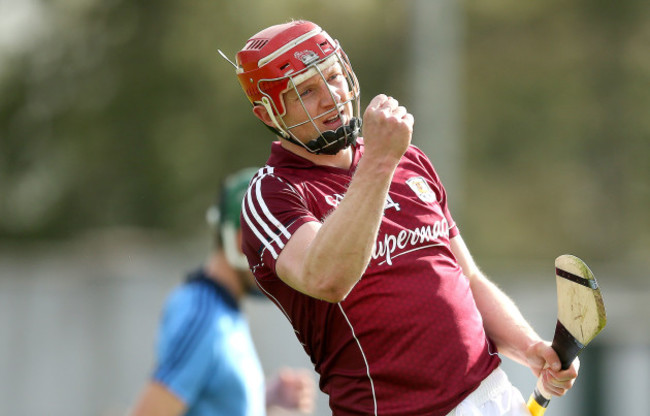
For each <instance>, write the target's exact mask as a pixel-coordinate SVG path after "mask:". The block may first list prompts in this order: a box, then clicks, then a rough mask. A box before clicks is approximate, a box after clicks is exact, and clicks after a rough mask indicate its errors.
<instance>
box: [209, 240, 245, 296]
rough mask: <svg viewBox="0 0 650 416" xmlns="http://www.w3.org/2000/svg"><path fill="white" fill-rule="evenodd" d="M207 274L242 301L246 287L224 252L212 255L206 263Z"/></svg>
mask: <svg viewBox="0 0 650 416" xmlns="http://www.w3.org/2000/svg"><path fill="white" fill-rule="evenodd" d="M204 267H205V272H206V274H207V275H208V276H209V277H210V278H211V279H212V280H215V281H216V282H218V283H219V284H220V285H221V286H223V287H225V288H226V289H227V290H228V292H230V294H231V295H232V297H233V298H235V299H237V300H240V299H241V298H242V296H243V295H244V292H245V290H244V285H243V284H242V279H241V278H240V277H239V275H238V273H237V270H235V269H234V268H233V267H231V266H230V265H229V263H228V260H226V256H225V253H224V252H223V251H217V252H214V253H211V255H210V256H209V257H208V259H207V261H206V263H205V266H204Z"/></svg>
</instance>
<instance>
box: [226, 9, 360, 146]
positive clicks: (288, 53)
mask: <svg viewBox="0 0 650 416" xmlns="http://www.w3.org/2000/svg"><path fill="white" fill-rule="evenodd" d="M337 61H338V62H339V63H340V65H341V68H343V71H344V74H345V77H346V79H347V82H348V88H349V90H350V93H349V96H348V97H346V102H352V101H354V105H353V111H354V112H355V114H354V117H353V119H354V120H355V121H353V122H351V124H352V129H351V130H354V131H355V136H354V138H351V137H350V138H349V137H348V134H349V133H351V132H342V133H341V134H343V135H345V136H346V140H345V141H348V140H351V141H352V143H354V141H355V140H356V134H358V130H359V127H360V125H361V122H360V118H359V116H358V113H359V83H358V81H357V79H356V76H355V75H354V72H353V71H352V67H351V65H350V62H349V60H348V58H347V56H346V55H345V53H344V52H343V50H342V49H341V47H340V46H339V43H338V42H337V41H335V40H334V39H332V38H331V37H330V36H329V35H328V34H327V32H325V31H324V30H323V29H321V28H320V27H319V26H318V25H316V24H314V23H312V22H308V21H292V22H289V23H284V24H280V25H275V26H271V27H269V28H267V29H264V30H262V31H261V32H259V33H257V34H255V35H253V36H252V37H251V38H250V39H249V40H248V42H246V45H245V46H244V48H243V49H242V50H241V51H239V52H238V53H237V56H236V66H237V77H238V78H239V83H240V84H241V86H242V88H243V89H244V92H245V93H246V96H247V97H248V99H249V100H250V102H251V103H252V104H261V105H263V106H264V107H266V109H267V111H268V113H269V115H270V116H271V119H272V120H273V123H274V124H275V127H276V130H277V131H278V132H279V133H280V134H281V135H282V136H283V137H284V138H286V139H288V140H290V141H292V142H298V143H299V144H300V145H302V146H305V144H304V143H302V142H301V141H300V140H298V139H297V138H296V137H294V136H293V134H292V133H291V129H292V128H293V127H296V126H286V125H285V124H284V122H283V121H282V117H283V116H284V115H285V113H286V108H285V106H284V102H283V99H282V94H283V93H285V92H287V91H288V90H289V89H291V88H295V85H297V84H299V83H300V82H302V81H303V80H305V79H307V78H309V77H311V76H313V75H317V74H321V76H322V69H323V68H325V67H327V66H329V65H330V64H331V63H334V62H337ZM334 104H335V105H334V107H337V108H338V106H340V105H341V104H342V103H334ZM308 116H309V119H310V120H311V122H312V123H313V118H312V115H309V114H308ZM320 116H322V115H319V116H317V117H320ZM317 117H316V116H315V117H314V118H317ZM314 125H315V123H314ZM344 127H345V126H344ZM347 127H348V128H349V126H347ZM317 130H318V129H317ZM318 131H319V130H318ZM319 132H320V131H319ZM319 139H322V140H323V141H324V142H325V143H324V145H325V147H328V146H330V145H332V143H330V142H331V141H332V138H331V137H328V136H327V135H325V136H323V133H322V132H320V137H319ZM337 140H338V139H337ZM314 141H316V139H315V140H314ZM348 144H350V143H348ZM313 146H315V148H312V147H310V146H309V145H308V146H305V147H307V148H308V150H310V151H312V152H316V153H320V152H323V153H329V152H325V151H324V150H323V148H322V147H323V146H321V145H317V144H313ZM330 150H331V151H333V150H334V148H332V149H330ZM339 150H340V149H339ZM337 151H338V150H337Z"/></svg>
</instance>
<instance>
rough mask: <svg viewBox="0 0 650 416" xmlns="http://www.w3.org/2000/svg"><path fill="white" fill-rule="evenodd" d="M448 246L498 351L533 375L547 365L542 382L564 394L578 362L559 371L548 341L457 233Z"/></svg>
mask: <svg viewBox="0 0 650 416" xmlns="http://www.w3.org/2000/svg"><path fill="white" fill-rule="evenodd" d="M451 249H452V252H453V253H454V255H455V256H456V259H457V260H458V263H459V264H460V266H461V268H462V269H463V273H464V274H465V276H467V278H468V279H469V282H470V287H471V289H472V294H473V296H474V300H475V302H476V306H477V307H478V309H479V311H480V313H481V316H482V317H483V326H484V327H485V332H486V333H487V335H488V336H489V337H490V339H491V340H492V341H494V343H495V344H496V346H497V348H498V350H499V352H500V353H502V354H504V355H506V356H507V357H509V358H510V359H512V360H514V361H517V362H519V363H520V364H523V365H525V366H527V367H530V369H531V370H532V371H533V373H534V374H535V376H539V375H540V373H541V372H542V370H543V369H544V368H545V367H546V366H548V367H550V368H547V369H546V370H544V372H545V375H544V377H545V380H544V383H545V386H547V387H548V391H549V392H551V393H552V394H554V395H563V394H564V393H565V392H566V391H567V390H568V389H570V388H571V386H572V385H573V381H574V380H575V378H576V377H577V375H578V367H579V363H578V362H575V363H574V364H573V365H572V366H571V367H569V369H567V370H565V371H560V366H561V364H560V359H559V357H558V356H557V353H556V352H555V351H554V350H553V348H551V346H550V343H549V342H546V341H544V340H543V339H542V338H541V337H540V336H539V335H538V334H537V333H536V332H535V331H534V330H533V328H532V327H531V326H530V324H529V323H528V322H527V321H526V319H525V318H524V317H523V315H522V314H521V312H520V311H519V308H518V307H517V306H516V305H515V303H514V302H513V301H512V300H511V299H510V297H508V296H507V295H506V294H505V293H504V292H503V291H502V290H501V289H499V288H498V287H497V286H496V285H495V284H494V283H493V282H492V281H490V280H489V279H488V278H487V277H486V276H485V275H484V274H483V273H482V272H481V271H480V270H479V268H478V266H477V265H476V263H475V262H474V260H473V258H472V256H471V254H470V252H469V249H468V248H467V245H466V244H465V242H464V241H463V239H462V237H461V236H460V234H459V235H457V236H455V237H454V238H452V240H451Z"/></svg>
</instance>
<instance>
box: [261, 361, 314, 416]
mask: <svg viewBox="0 0 650 416" xmlns="http://www.w3.org/2000/svg"><path fill="white" fill-rule="evenodd" d="M315 400H316V387H315V382H314V378H313V376H312V374H311V372H310V371H309V370H307V369H290V368H284V369H282V370H280V371H279V372H278V373H277V374H276V375H275V376H274V377H273V378H272V379H271V380H270V381H269V382H268V384H267V389H266V403H267V406H280V407H284V408H285V409H292V410H298V411H300V412H302V413H305V414H309V413H312V412H313V411H314V407H315Z"/></svg>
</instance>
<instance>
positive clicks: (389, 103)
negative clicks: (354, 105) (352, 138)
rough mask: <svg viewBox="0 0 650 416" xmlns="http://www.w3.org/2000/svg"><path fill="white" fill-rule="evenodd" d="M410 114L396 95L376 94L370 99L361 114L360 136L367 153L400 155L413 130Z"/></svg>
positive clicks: (412, 120)
mask: <svg viewBox="0 0 650 416" xmlns="http://www.w3.org/2000/svg"><path fill="white" fill-rule="evenodd" d="M413 123H414V119H413V115H411V114H410V113H409V112H408V111H407V110H406V108H404V107H403V106H401V105H399V102H397V100H396V99H394V98H392V97H388V96H386V95H384V94H379V95H378V96H376V97H375V98H373V99H372V101H370V104H368V107H367V108H366V111H365V113H364V115H363V140H364V144H365V147H366V156H370V157H390V158H394V159H395V163H397V162H398V161H399V159H400V158H401V157H402V155H403V154H404V152H406V149H407V148H408V146H409V144H411V136H412V134H413Z"/></svg>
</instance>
